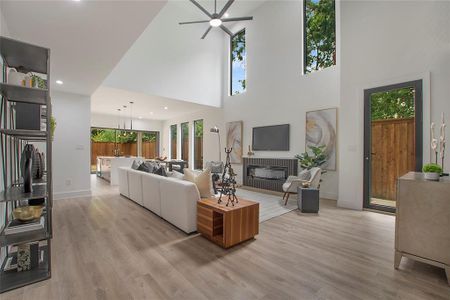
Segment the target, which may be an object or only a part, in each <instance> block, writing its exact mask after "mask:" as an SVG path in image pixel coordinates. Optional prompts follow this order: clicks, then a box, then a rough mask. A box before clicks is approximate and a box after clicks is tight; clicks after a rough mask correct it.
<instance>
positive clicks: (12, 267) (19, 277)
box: [0, 36, 53, 293]
mask: <svg viewBox="0 0 450 300" xmlns="http://www.w3.org/2000/svg"><path fill="white" fill-rule="evenodd" d="M0 57H1V61H0V64H1V66H2V67H1V68H2V77H0V79H1V80H0V96H1V98H0V99H1V102H0V157H1V159H0V165H1V169H0V170H1V172H2V173H1V176H0V178H2V180H1V181H0V213H1V215H0V293H4V292H6V291H9V290H12V289H15V288H19V287H23V286H25V285H28V284H32V283H36V282H39V281H42V280H46V279H49V278H50V276H51V239H52V207H53V194H52V172H51V170H52V141H51V122H50V117H51V115H52V107H51V99H50V82H51V81H50V49H48V48H44V47H40V46H35V45H31V44H28V43H24V42H21V41H17V40H13V39H10V38H6V37H3V36H0ZM15 70H20V72H22V73H26V74H39V76H38V75H35V78H34V81H35V82H37V84H33V85H31V84H27V85H26V86H24V85H19V84H18V80H17V78H14V76H15V77H17V76H18V75H20V74H17V71H15ZM10 74H11V75H10ZM9 76H12V77H11V78H9ZM33 76H34V75H33ZM30 78H31V77H30ZM8 79H9V80H8ZM31 86H33V87H31ZM30 116H31V117H30ZM37 146H39V148H40V149H45V151H44V152H43V153H39V155H35V153H34V152H33V153H31V152H32V151H31V150H33V148H37ZM25 149H26V151H24V150H25ZM33 151H34V150H33ZM32 154H33V155H32ZM43 157H44V158H45V163H44V161H43ZM37 159H39V160H41V161H39V164H38V162H37V161H36V160H37ZM25 165H27V167H25ZM36 166H37V167H38V169H36ZM32 167H33V168H32ZM32 170H34V171H35V172H34V173H31V171H32ZM27 172H28V173H27ZM35 173H36V174H35Z"/></svg>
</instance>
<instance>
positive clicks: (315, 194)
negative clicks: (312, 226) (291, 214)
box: [297, 187, 319, 213]
mask: <svg viewBox="0 0 450 300" xmlns="http://www.w3.org/2000/svg"><path fill="white" fill-rule="evenodd" d="M297 193H298V194H297V204H298V209H299V210H300V211H301V212H302V213H318V212H319V190H318V189H313V188H302V187H299V188H298V189H297Z"/></svg>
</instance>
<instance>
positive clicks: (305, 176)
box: [298, 169, 311, 180]
mask: <svg viewBox="0 0 450 300" xmlns="http://www.w3.org/2000/svg"><path fill="white" fill-rule="evenodd" d="M298 178H300V179H301V180H309V179H310V178H311V172H310V171H309V170H307V169H305V170H302V171H301V172H300V173H299V174H298Z"/></svg>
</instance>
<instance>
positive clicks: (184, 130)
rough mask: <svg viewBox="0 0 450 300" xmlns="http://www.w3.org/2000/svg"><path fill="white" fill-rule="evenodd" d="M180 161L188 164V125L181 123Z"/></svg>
mask: <svg viewBox="0 0 450 300" xmlns="http://www.w3.org/2000/svg"><path fill="white" fill-rule="evenodd" d="M180 127H181V159H182V160H184V161H187V162H188V163H189V123H188V122H186V123H181V126H180Z"/></svg>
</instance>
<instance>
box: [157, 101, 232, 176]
mask: <svg viewBox="0 0 450 300" xmlns="http://www.w3.org/2000/svg"><path fill="white" fill-rule="evenodd" d="M200 119H202V120H203V130H204V131H203V165H205V163H206V162H207V161H218V160H219V146H218V137H217V134H214V133H211V132H210V131H209V130H210V129H211V128H212V127H214V126H217V127H218V128H219V130H220V133H221V136H220V138H221V148H224V147H225V144H224V143H225V132H224V131H225V126H224V123H223V110H222V109H220V108H210V109H205V110H202V111H199V112H195V113H190V114H186V115H184V116H181V117H177V118H173V119H170V120H166V121H165V122H164V126H163V128H164V129H163V134H162V145H163V149H162V152H161V154H162V156H167V157H169V158H173V159H181V129H180V124H181V123H184V122H189V133H190V134H189V157H190V159H189V161H190V163H189V167H191V168H192V167H193V164H192V162H193V145H194V144H193V138H192V137H193V134H192V132H193V125H194V121H195V120H200ZM174 124H177V128H178V135H177V139H178V142H177V155H178V157H170V125H174ZM222 152H223V151H222ZM222 160H225V154H222Z"/></svg>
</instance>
